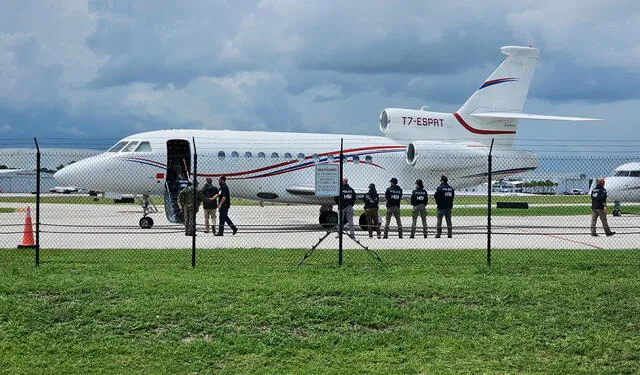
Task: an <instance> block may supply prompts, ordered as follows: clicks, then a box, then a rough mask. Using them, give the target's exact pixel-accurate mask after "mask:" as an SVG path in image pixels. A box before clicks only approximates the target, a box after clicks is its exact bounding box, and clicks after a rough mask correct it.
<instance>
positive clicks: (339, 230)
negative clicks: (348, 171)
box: [338, 138, 344, 266]
mask: <svg viewBox="0 0 640 375" xmlns="http://www.w3.org/2000/svg"><path fill="white" fill-rule="evenodd" d="M342 145H343V139H342V138H340V186H341V187H340V190H339V191H338V236H339V237H338V265H339V266H342V229H343V228H344V218H343V216H342V179H343V177H344V175H343V170H342V167H343V163H344V154H343V153H342Z"/></svg>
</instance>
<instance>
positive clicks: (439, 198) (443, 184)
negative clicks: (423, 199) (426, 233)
mask: <svg viewBox="0 0 640 375" xmlns="http://www.w3.org/2000/svg"><path fill="white" fill-rule="evenodd" d="M448 181H449V179H448V178H447V176H445V175H442V176H441V177H440V186H438V188H437V189H436V193H435V194H433V199H434V200H435V201H436V205H437V211H436V217H437V218H438V220H437V222H436V238H440V235H441V234H442V218H443V217H444V218H445V219H446V220H447V237H449V238H451V235H452V232H453V230H452V225H451V209H452V208H453V198H455V192H454V190H453V188H452V187H451V186H449V182H448Z"/></svg>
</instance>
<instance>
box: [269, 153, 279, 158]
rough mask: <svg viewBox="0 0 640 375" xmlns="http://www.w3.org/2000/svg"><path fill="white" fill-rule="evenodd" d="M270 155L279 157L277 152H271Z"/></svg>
mask: <svg viewBox="0 0 640 375" xmlns="http://www.w3.org/2000/svg"><path fill="white" fill-rule="evenodd" d="M271 157H272V158H277V157H279V156H278V153H277V152H272V153H271Z"/></svg>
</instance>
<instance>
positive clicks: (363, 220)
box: [358, 214, 369, 232]
mask: <svg viewBox="0 0 640 375" xmlns="http://www.w3.org/2000/svg"><path fill="white" fill-rule="evenodd" d="M358 224H359V225H360V229H362V230H363V231H365V232H368V231H369V224H368V223H367V215H365V214H362V215H360V218H359V219H358Z"/></svg>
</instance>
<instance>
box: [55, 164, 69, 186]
mask: <svg viewBox="0 0 640 375" xmlns="http://www.w3.org/2000/svg"><path fill="white" fill-rule="evenodd" d="M70 169H71V166H67V167H64V168H62V169H60V170H59V171H57V172H56V173H54V174H53V178H54V179H55V180H56V181H57V182H58V184H60V185H65V186H71V185H73V183H72V181H71V180H72V173H71V171H70Z"/></svg>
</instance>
